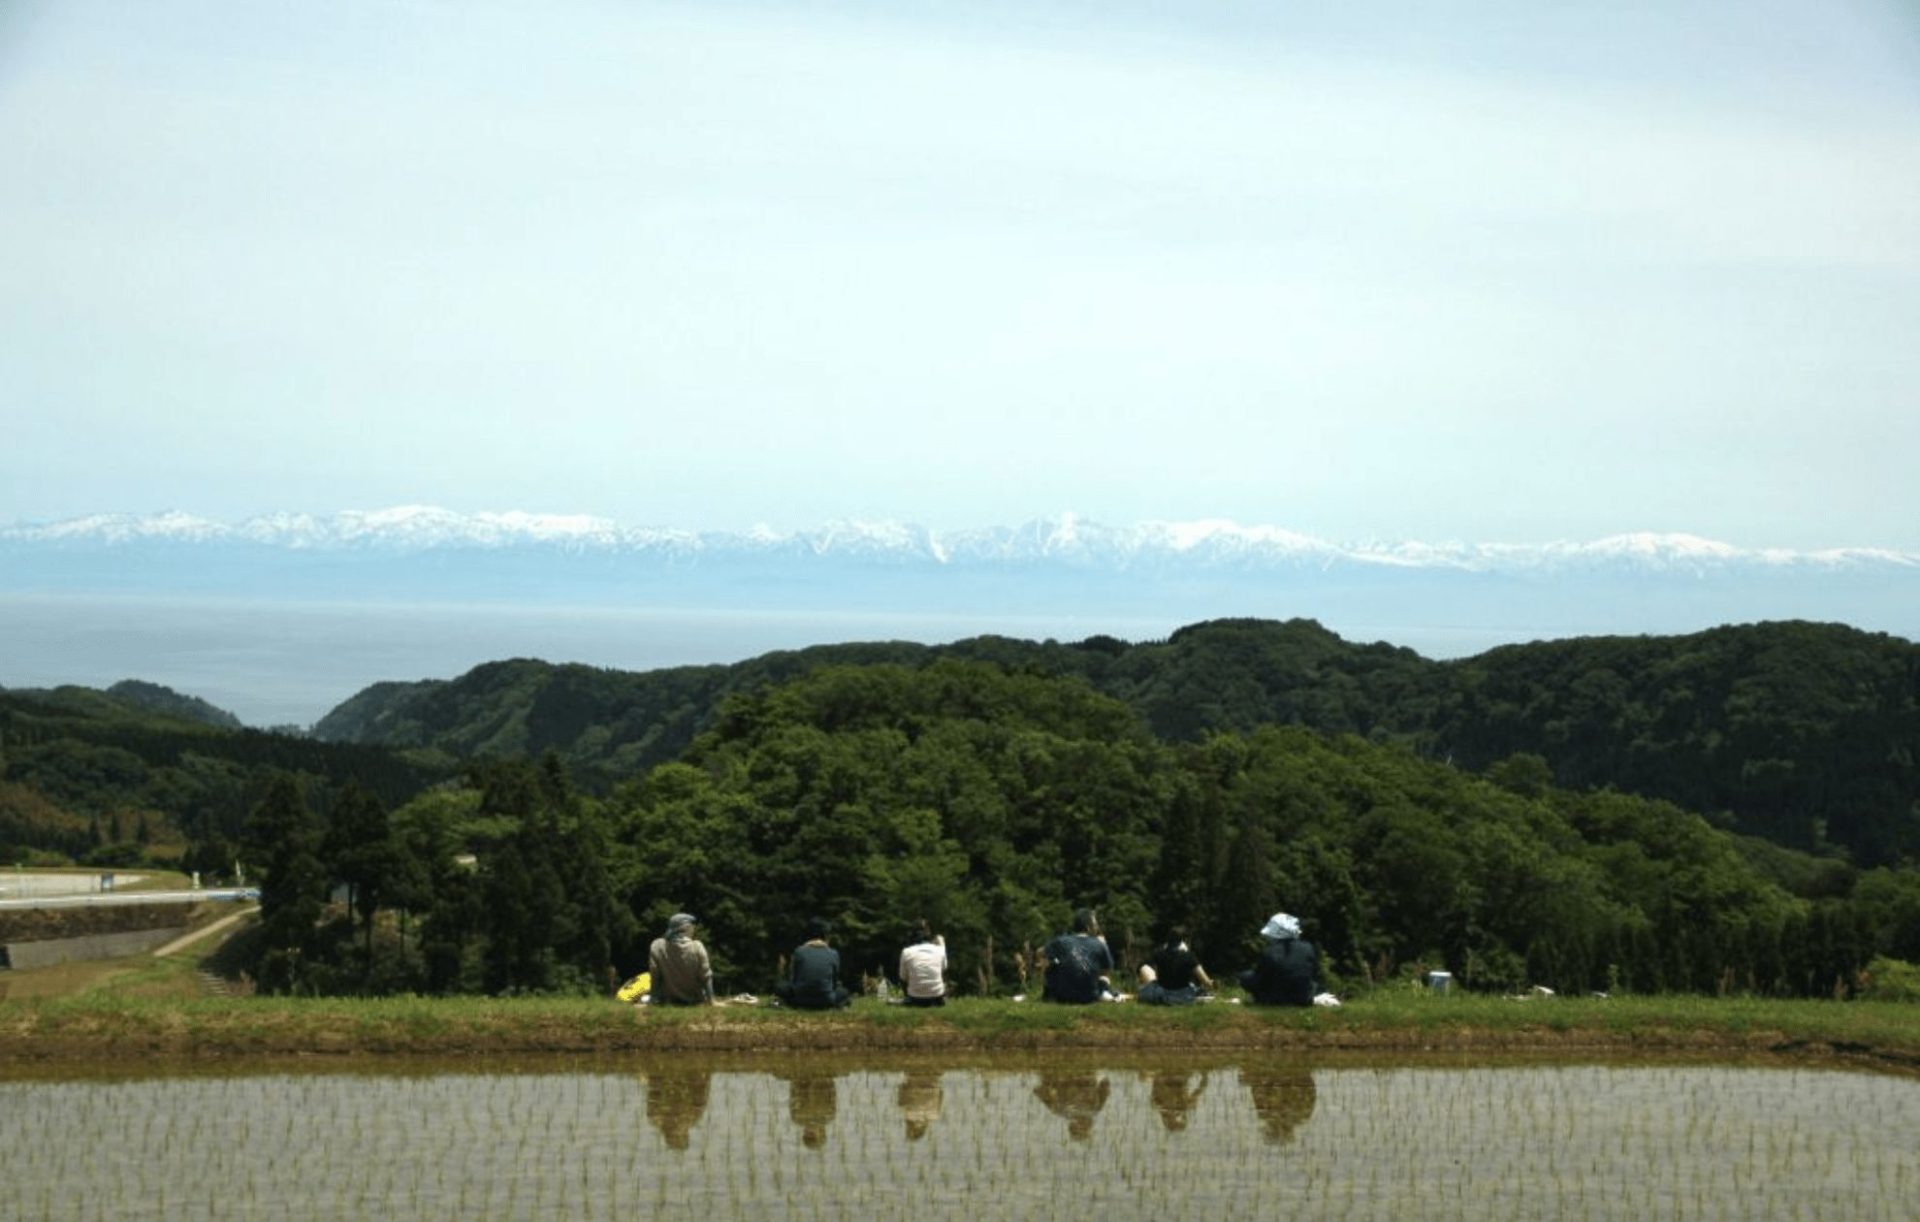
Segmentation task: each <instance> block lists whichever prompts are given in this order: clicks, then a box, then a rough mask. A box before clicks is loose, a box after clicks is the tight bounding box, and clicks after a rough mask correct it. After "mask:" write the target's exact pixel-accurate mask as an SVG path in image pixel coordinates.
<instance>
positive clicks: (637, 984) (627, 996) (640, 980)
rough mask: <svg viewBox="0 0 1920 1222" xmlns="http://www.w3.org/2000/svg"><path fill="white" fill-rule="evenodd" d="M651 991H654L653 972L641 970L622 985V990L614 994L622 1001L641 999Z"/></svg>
mask: <svg viewBox="0 0 1920 1222" xmlns="http://www.w3.org/2000/svg"><path fill="white" fill-rule="evenodd" d="M651 992H653V973H652V972H641V973H640V974H639V975H638V976H635V977H634V978H633V979H632V980H629V981H627V982H626V983H625V984H623V985H621V986H620V991H619V992H618V993H615V994H614V996H615V997H618V998H619V999H620V1000H621V1001H639V1000H640V999H641V998H642V997H644V996H646V995H647V994H648V993H651Z"/></svg>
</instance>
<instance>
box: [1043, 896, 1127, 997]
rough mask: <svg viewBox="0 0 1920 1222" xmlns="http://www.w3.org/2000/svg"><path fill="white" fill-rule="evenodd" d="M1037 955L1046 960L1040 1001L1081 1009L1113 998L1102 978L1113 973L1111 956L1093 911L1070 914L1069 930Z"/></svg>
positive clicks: (1084, 910) (1108, 983)
mask: <svg viewBox="0 0 1920 1222" xmlns="http://www.w3.org/2000/svg"><path fill="white" fill-rule="evenodd" d="M1040 953H1041V954H1043V955H1045V956H1046V957H1047V977H1046V987H1045V988H1044V990H1043V991H1042V992H1041V997H1042V998H1043V999H1045V1000H1047V1001H1063V1002H1066V1003H1068V1004H1069V1005H1080V1006H1083V1005H1087V1004H1089V1003H1091V1002H1096V1001H1101V1000H1103V999H1105V998H1108V997H1111V996H1113V986H1112V984H1111V982H1109V981H1108V979H1107V977H1106V973H1107V972H1111V971H1112V970H1113V952H1112V951H1110V950H1108V949H1107V940H1106V939H1105V938H1103V937H1101V936H1100V921H1099V918H1098V917H1096V916H1094V913H1093V909H1091V908H1082V909H1080V911H1078V912H1076V913H1074V914H1073V927H1072V928H1071V929H1070V930H1069V931H1068V932H1066V933H1063V934H1061V935H1059V936H1058V937H1056V938H1054V939H1053V941H1051V942H1049V943H1047V945H1046V947H1045V948H1044V949H1043V950H1042V951H1041V952H1040Z"/></svg>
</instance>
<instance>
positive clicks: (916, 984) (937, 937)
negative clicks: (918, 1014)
mask: <svg viewBox="0 0 1920 1222" xmlns="http://www.w3.org/2000/svg"><path fill="white" fill-rule="evenodd" d="M946 970H947V939H946V937H945V935H942V934H936V933H934V932H933V928H932V927H931V926H930V925H928V924H927V923H926V922H925V921H924V920H923V921H921V922H920V927H919V928H918V929H917V930H916V931H915V935H914V941H913V945H911V946H909V947H907V948H906V949H905V950H903V951H901V952H900V985H901V987H902V988H903V989H905V990H906V994H907V1004H908V1005H910V1006H944V1005H946V1004H947V980H946Z"/></svg>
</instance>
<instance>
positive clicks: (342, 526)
mask: <svg viewBox="0 0 1920 1222" xmlns="http://www.w3.org/2000/svg"><path fill="white" fill-rule="evenodd" d="M236 547H237V548H240V549H242V550H248V551H251V550H255V549H266V550H275V551H284V552H289V553H374V554H384V555H409V554H418V553H429V552H448V553H467V554H471V553H475V552H481V553H485V552H508V551H512V552H524V551H535V552H549V553H552V552H558V553H563V554H573V555H595V556H606V557H619V556H628V557H632V558H633V559H634V560H635V561H638V562H644V561H646V560H649V559H651V560H655V561H667V562H674V563H678V564H684V563H688V562H691V563H696V564H697V563H726V562H728V561H747V562H750V561H752V560H753V559H755V558H762V559H767V560H775V559H778V560H781V561H787V562H791V561H793V560H805V559H814V560H819V561H822V562H833V561H842V562H854V563H860V562H866V563H872V562H881V563H885V564H888V565H909V566H928V567H935V568H945V569H954V568H970V567H976V566H991V567H1006V566H1011V567H1019V568H1026V567H1032V566H1040V567H1046V566H1050V565H1061V566H1065V567H1068V568H1074V569H1083V570H1084V569H1095V570H1110V571H1125V570H1130V569H1139V568H1151V569H1156V570H1160V569H1167V568H1196V569H1208V568H1216V567H1220V566H1227V567H1233V568H1246V569H1261V568H1294V569H1299V568H1318V569H1333V568H1348V567H1358V568H1368V569H1399V570H1440V571H1452V572H1457V573H1487V574H1497V573H1515V574H1520V573H1541V572H1554V571H1563V572H1564V571H1576V572H1578V571H1595V570H1613V571H1622V572H1639V573H1674V574H1689V573H1690V574H1706V573H1711V572H1715V571H1727V570H1737V571H1754V570H1772V571H1776V572H1777V571H1782V570H1798V571H1801V572H1806V571H1808V570H1825V571H1836V570H1838V571H1848V572H1854V573H1862V572H1867V571H1875V570H1880V571H1889V572H1892V571H1899V572H1913V573H1920V552H1907V551H1898V550H1890V549H1885V548H1865V547H1843V548H1829V549H1822V550H1814V551H1802V550H1792V549H1786V548H1743V547H1736V546H1734V545H1732V544H1728V543H1722V542H1718V541H1715V540H1712V539H1704V538H1700V537H1698V536H1696V535H1690V534H1675V533H1654V532H1639V533H1632V534H1620V535H1611V536H1607V537H1605V538H1600V539H1594V540H1589V541H1584V542H1581V541H1561V542H1552V543H1539V544H1520V543H1512V544H1509V543H1462V542H1439V543H1433V542H1418V541H1395V542H1378V541H1363V542H1334V541H1329V540H1326V539H1320V538H1315V537H1313V536H1311V535H1305V534H1301V533H1299V532H1296V531H1291V530H1287V529H1284V528H1282V527H1278V526H1262V525H1242V524H1240V523H1238V522H1233V521H1229V520H1224V519H1200V520H1194V521H1184V522H1141V523H1136V524H1134V525H1131V526H1109V525H1106V524H1103V523H1099V522H1093V521H1089V520H1087V519H1084V518H1081V517H1078V516H1076V515H1072V514H1066V515H1061V516H1058V517H1052V518H1045V519H1038V520H1035V521H1031V522H1027V523H1025V524H1023V525H1019V526H993V527H983V528H976V529H966V530H953V531H935V530H930V529H927V528H925V527H922V526H917V525H913V524H911V523H903V522H894V521H842V522H831V523H828V524H826V525H823V526H820V527H817V528H814V529H810V530H800V531H776V530H772V529H769V528H765V527H760V528H755V529H752V530H747V531H693V530H683V529H673V528H659V527H630V526H622V525H620V524H618V523H616V522H613V521H611V520H609V519H606V518H601V517H592V516H588V515H584V514H542V513H526V512H518V511H514V512H502V513H457V512H454V511H452V510H447V509H440V508H435V507H431V506H417V505H409V506H399V507H395V508H390V509H380V510H371V511H347V512H342V513H336V514H332V515H326V516H321V515H314V514H306V513H276V514H269V515H264V516H260V517H255V518H249V519H247V520H245V521H242V522H238V523H224V522H217V521H212V520H209V519H206V518H202V517H196V516H194V515H191V514H187V513H180V512H167V513H160V514H154V515H150V516H137V515H128V514H101V515H94V516H90V517H83V518H73V519H69V520H66V521H60V522H53V523H44V524H36V523H23V524H16V525H12V526H6V527H0V552H4V553H5V554H7V555H10V556H12V557H14V558H15V559H19V558H22V557H24V556H27V555H30V554H33V553H43V554H44V553H46V552H50V551H51V552H64V553H73V552H88V551H95V550H99V549H106V550H111V551H115V552H128V551H136V552H137V551H147V550H156V549H164V550H168V551H173V550H176V549H180V548H187V549H193V550H199V549H206V550H210V551H211V550H219V551H226V550H229V549H232V548H236ZM0 579H3V578H0Z"/></svg>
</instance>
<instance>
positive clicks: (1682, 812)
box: [0, 621, 1920, 996]
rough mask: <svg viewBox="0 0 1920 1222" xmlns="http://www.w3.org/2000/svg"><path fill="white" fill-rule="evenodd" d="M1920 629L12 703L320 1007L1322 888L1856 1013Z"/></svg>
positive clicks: (556, 672)
mask: <svg viewBox="0 0 1920 1222" xmlns="http://www.w3.org/2000/svg"><path fill="white" fill-rule="evenodd" d="M1916 652H1917V651H1916V649H1915V647H1914V646H1912V645H1910V644H1907V643H1905V642H1901V641H1897V640H1894V639H1891V638H1887V637H1880V636H1871V635H1868V634H1864V633H1858V632H1854V631H1852V630H1850V629H1845V628H1837V627H1831V626H1821V625H1808V624H1769V625H1757V626H1751V627H1742V628H1726V629H1719V630H1716V631H1714V632H1708V633H1701V634H1697V635H1695V636H1690V637H1679V638H1633V639H1589V640H1583V641H1567V642H1555V643H1549V644H1538V645H1531V646H1516V647H1512V648H1509V649H1503V650H1495V651H1493V652H1492V653H1489V654H1486V655H1482V656H1481V657H1478V658H1473V659H1467V660H1463V661H1460V662H1449V663H1436V662H1430V661H1427V660H1425V659H1422V658H1420V657H1419V656H1418V655H1415V654H1412V653H1410V652H1408V651H1405V650H1399V649H1394V648H1392V647H1389V646H1383V645H1371V646H1353V645H1349V644H1347V643H1345V642H1342V641H1340V640H1339V638H1337V637H1335V636H1333V635H1332V634H1330V633H1327V632H1325V631H1324V630H1322V629H1320V628H1319V627H1318V626H1317V625H1313V624H1311V623H1307V622H1304V621H1294V622H1291V623H1285V624H1280V623H1272V622H1261V621H1221V622H1215V623H1210V624H1202V625H1196V626H1194V627H1191V628H1187V629H1183V630H1181V631H1180V632H1178V633H1175V634H1174V635H1173V636H1172V637H1171V638H1169V639H1168V640H1167V641H1164V642H1155V643H1150V644H1141V645H1129V644H1126V643H1123V642H1119V641H1113V640H1107V639H1099V638H1096V639H1094V640H1090V641H1083V642H1078V643H1075V644H1059V643H1053V642H1047V643H1038V644H1036V643H1031V642H1019V641H1010V640H1005V639H1001V638H981V639H978V640H974V641H968V642H962V643H960V644H957V645H954V646H949V647H945V648H939V649H934V648H928V647H921V646H912V645H902V644H880V645H863V646H840V647H832V648H824V649H819V650H810V651H800V652H796V653H784V654H775V655H769V656H767V657H765V658H761V659H755V660H753V661H752V662H748V663H742V664H740V665H739V666H737V667H702V668H683V669H679V670H672V671H661V672H653V673H650V674H643V675H634V674H622V673H620V672H612V671H600V670H593V669H591V668H585V667H577V666H574V667H569V666H550V665H547V664H544V663H538V662H527V661H520V662H504V663H498V664H494V665H490V666H486V667H481V668H479V669H477V670H475V671H474V672H471V673H470V674H468V675H467V676H464V677H463V678H461V679H459V680H455V681H452V682H449V683H434V684H416V685H382V686H381V687H378V688H375V689H370V690H369V691H367V692H364V693H362V694H361V695H360V696H358V697H356V698H355V699H354V700H353V701H350V702H348V704H346V705H343V706H342V708H341V709H339V710H336V712H335V713H334V714H333V715H331V716H330V717H329V718H328V719H327V721H326V722H324V723H322V725H321V726H319V727H316V730H317V732H318V733H320V734H322V735H325V736H327V737H331V738H336V739H353V740H358V741H353V742H324V741H317V740H314V739H302V738H296V737H288V736H283V735H268V734H258V733H251V732H235V731H231V730H222V729H219V728H217V727H215V726H213V725H209V724H207V723H206V722H205V721H204V720H200V721H187V720H182V719H181V718H180V717H179V716H178V715H177V714H170V713H162V712H157V711H155V708H154V705H153V702H152V701H151V700H149V701H147V702H145V703H135V702H133V701H129V700H128V699H126V698H125V697H124V696H119V697H115V696H108V695H105V694H101V693H88V692H83V691H79V690H77V689H61V690H60V691H58V692H53V693H18V692H10V693H0V751H3V752H4V760H3V761H0V763H3V764H4V773H3V774H0V775H3V777H4V779H3V780H0V863H4V862H6V861H9V860H13V859H19V858H21V857H25V856H31V855H38V856H39V857H41V858H42V859H47V858H51V857H52V856H54V855H60V854H64V855H67V856H73V857H81V858H85V857H89V856H91V857H93V858H100V857H102V856H103V855H106V856H127V855H130V854H138V853H140V852H143V851H144V852H146V853H147V854H148V855H150V856H164V855H166V854H167V853H170V852H172V853H179V854H186V855H188V856H190V857H193V858H195V859H196V860H202V861H204V862H207V863H209V868H217V867H215V866H213V864H212V863H217V862H219V861H221V860H223V859H230V858H232V857H235V856H237V857H240V858H242V859H244V860H245V861H247V862H249V863H251V865H252V866H253V867H254V868H255V869H257V870H259V871H261V872H262V873H263V874H264V876H265V878H266V880H267V881H266V893H265V895H264V896H263V907H264V908H265V910H266V912H265V920H264V921H263V925H262V928H261V929H260V931H259V933H258V934H257V935H256V938H255V945H254V947H253V948H252V950H253V953H254V954H255V955H256V957H257V958H256V961H255V970H256V975H257V977H258V979H259V981H260V983H261V984H262V986H263V987H267V988H271V989H278V990H289V991H324V992H387V991H397V990H411V991H428V992H436V991H487V992H510V991H520V990H548V989H576V990H598V989H604V988H605V987H607V985H608V983H609V982H610V981H611V980H613V979H614V978H615V977H617V976H619V975H622V974H624V973H626V972H629V971H632V970H637V969H638V967H639V966H641V965H642V964H643V961H644V957H645V949H646V943H647V941H648V940H649V939H650V938H651V937H652V936H654V935H655V934H657V933H658V932H659V930H660V928H661V926H662V925H663V923H664V920H665V918H666V916H667V915H668V914H669V913H671V912H673V911H675V910H682V909H684V910H689V911H693V912H695V913H697V914H699V915H700V916H701V918H702V919H703V921H704V922H705V923H706V925H707V928H708V931H709V933H708V942H709V947H710V949H711V950H712V952H713V955H714V959H715V964H716V970H717V972H718V974H719V977H720V984H721V987H722V988H723V989H727V990H729V991H731V990H736V989H738V990H750V991H754V992H763V991H766V990H767V989H768V988H769V986H770V984H771V982H772V980H773V979H774V978H775V976H776V974H777V972H778V970H779V964H780V960H781V956H782V955H783V954H784V953H786V952H787V951H788V950H789V949H790V948H791V946H792V945H793V944H794V943H795V942H797V941H798V940H799V937H800V931H801V929H802V927H803V926H804V924H805V922H806V920H807V919H808V918H809V917H811V916H815V915H818V916H824V917H827V918H828V919H830V920H832V921H833V922H834V923H835V925H836V928H837V930H838V935H837V941H838V942H839V944H840V945H841V947H842V950H843V952H844V953H845V954H846V956H847V960H848V965H849V967H850V968H851V969H852V971H853V972H854V973H856V974H859V973H877V972H880V971H883V970H890V969H891V967H892V964H893V958H894V956H895V955H896V954H897V951H898V947H899V944H900V941H901V938H902V936H903V934H904V932H905V930H906V929H907V928H908V927H909V926H910V924H911V923H912V922H913V921H914V920H915V919H917V918H919V917H921V916H925V917H927V918H929V919H930V920H932V921H933V922H934V923H935V924H936V925H938V926H939V927H940V928H942V929H943V930H944V931H945V932H946V933H947V935H948V940H949V943H950V945H951V946H952V948H953V957H954V962H955V967H956V973H957V975H958V977H959V979H960V981H961V983H962V986H963V987H965V988H968V989H971V990H987V991H1001V992H1007V991H1015V990H1018V989H1021V988H1023V987H1025V985H1026V979H1027V975H1028V974H1030V973H1031V972H1032V971H1033V970H1034V962H1033V948H1034V947H1035V946H1037V945H1039V944H1040V943H1041V942H1043V941H1044V940H1045V938H1046V937H1048V936H1049V935H1050V934H1051V933H1054V932H1057V931H1058V930H1059V929H1060V928H1062V927H1063V925H1064V923H1065V922H1066V920H1067V917H1068V914H1069V913H1070V912H1071V910H1072V909H1074V908H1076V907H1080V906H1083V905H1092V906H1095V907H1097V908H1098V909H1099V910H1100V911H1101V913H1102V918H1103V922H1104V924H1105V926H1106V929H1107V931H1108V933H1109V936H1110V938H1111V940H1112V941H1113V944H1114V946H1115V949H1116V951H1117V952H1118V954H1119V956H1120V958H1121V959H1122V961H1123V962H1131V961H1135V960H1137V959H1139V958H1141V957H1144V955H1145V954H1146V952H1147V950H1148V948H1149V947H1150V945H1151V944H1152V940H1153V939H1154V938H1156V937H1157V936H1159V935H1160V934H1161V933H1163V932H1164V930H1165V929H1166V928H1168V927H1169V926H1171V925H1173V924H1176V923H1177V924H1182V925H1184V926H1185V927H1186V928H1187V929H1188V930H1189V931H1190V933H1191V936H1192V940H1193V942H1194V945H1195V947H1196V950H1197V951H1198V952H1199V953H1200V955H1201V957H1202V959H1203V961H1205V962H1207V963H1208V965H1209V966H1210V967H1212V968H1214V969H1215V970H1217V971H1227V970H1231V969H1233V968H1235V967H1239V966H1244V965H1245V963H1246V962H1247V961H1248V959H1249V957H1250V955H1251V954H1252V952H1253V950H1254V946H1255V943H1256V942H1257V939H1256V937H1255V933H1256V931H1257V929H1258V928H1259V925H1260V923H1261V921H1262V920H1264V918H1265V916H1266V915H1267V914H1268V913H1270V912H1271V911H1273V910H1275V909H1277V908H1285V909H1287V910H1290V911H1293V912H1296V913H1298V914H1299V915H1300V916H1301V917H1302V918H1303V921H1304V922H1305V925H1306V929H1307V934H1308V936H1309V937H1311V938H1313V939H1314V940H1315V941H1317V942H1318V943H1319V944H1320V945H1321V947H1322V948H1323V950H1324V952H1325V954H1326V962H1327V966H1328V968H1329V973H1330V977H1331V983H1333V984H1335V985H1336V986H1339V987H1354V986H1358V985H1361V984H1364V983H1367V982H1378V981H1385V980H1392V979H1396V978H1400V977H1404V976H1408V975H1411V974H1413V973H1417V972H1419V971H1421V970H1423V969H1425V968H1428V967H1442V966H1444V967H1447V968H1449V969H1451V970H1452V971H1454V972H1455V973H1456V975H1457V976H1459V977H1460V978H1461V979H1462V980H1463V981H1464V982H1465V983H1466V984H1468V985H1469V986H1470V987H1476V988H1489V989H1513V988H1519V987H1523V986H1525V985H1530V984H1543V985H1547V986H1549V987H1553V988H1555V989H1560V990H1564V991H1587V990H1609V991H1611V990H1641V991H1651V990H1672V989H1680V990H1696V991H1751V992H1757V993H1765V994H1784V995H1816V996H1831V995H1838V996H1848V995H1852V994H1854V993H1855V992H1857V991H1858V990H1860V989H1861V988H1862V987H1863V986H1867V985H1869V984H1870V975H1869V974H1868V973H1867V969H1868V965H1869V964H1870V963H1872V962H1873V961H1874V959H1875V958H1876V957H1886V958H1891V959H1904V960H1908V961H1920V871H1916V870H1915V869H1914V868H1913V862H1912V853H1913V847H1914V829H1915V825H1916V821H1920V809H1917V808H1916V796H1915V794H1916V791H1915V776H1914V772H1913V761H1912V758H1911V753H1912V749H1913V746H1914V744H1915V743H1916V742H1920V726H1917V725H1916V721H1915V708H1916V690H1917V684H1920V665H1917V663H1916ZM129 819H133V820H140V819H144V820H146V821H147V822H146V830H145V832H144V834H143V833H142V832H140V831H139V825H138V823H137V822H136V823H135V825H134V828H133V830H132V831H131V832H129V828H128V821H129ZM9 854H11V857H10V856H9ZM342 899H344V900H345V902H344V903H342V902H339V901H340V900H342Z"/></svg>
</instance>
